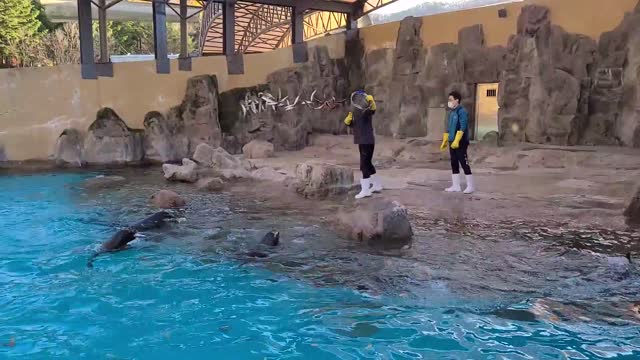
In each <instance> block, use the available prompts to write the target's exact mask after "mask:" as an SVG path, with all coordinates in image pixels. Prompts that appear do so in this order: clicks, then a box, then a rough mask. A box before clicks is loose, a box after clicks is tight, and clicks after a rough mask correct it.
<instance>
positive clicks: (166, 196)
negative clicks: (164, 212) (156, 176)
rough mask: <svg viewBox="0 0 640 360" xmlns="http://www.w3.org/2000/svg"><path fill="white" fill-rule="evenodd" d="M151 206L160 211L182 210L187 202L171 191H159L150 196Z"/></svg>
mask: <svg viewBox="0 0 640 360" xmlns="http://www.w3.org/2000/svg"><path fill="white" fill-rule="evenodd" d="M151 204H152V205H153V206H155V207H157V208H161V209H173V208H183V207H185V206H186V205H187V202H186V201H185V200H184V199H183V198H182V196H180V195H178V194H177V193H175V192H173V191H171V190H160V191H158V192H157V193H155V194H153V195H152V196H151Z"/></svg>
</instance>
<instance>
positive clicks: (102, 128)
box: [54, 108, 144, 166]
mask: <svg viewBox="0 0 640 360" xmlns="http://www.w3.org/2000/svg"><path fill="white" fill-rule="evenodd" d="M143 158H144V146H143V133H142V131H140V130H136V129H131V128H129V127H128V126H127V124H126V123H125V122H124V121H123V120H122V119H121V118H120V117H119V116H118V114H116V112H115V111H113V110H112V109H110V108H103V109H100V110H99V111H98V113H97V114H96V120H95V121H94V122H93V123H91V125H90V126H89V130H88V131H87V133H86V134H83V133H81V132H80V131H79V130H77V129H65V130H64V131H63V132H62V134H60V136H59V137H58V140H57V141H56V148H55V153H54V159H55V161H56V163H57V164H59V165H63V164H68V165H73V166H82V165H83V164H85V163H86V164H90V165H121V164H131V163H139V162H141V161H143Z"/></svg>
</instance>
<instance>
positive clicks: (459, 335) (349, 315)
mask: <svg viewBox="0 0 640 360" xmlns="http://www.w3.org/2000/svg"><path fill="white" fill-rule="evenodd" d="M88 176H90V175H89V174H73V173H59V174H40V175H30V176H4V177H0V202H1V204H0V234H1V236H0V358H11V359H154V360H156V359H158V360H159V359H177V358H184V359H204V358H207V359H310V360H313V359H566V358H575V359H589V358H612V357H613V358H619V359H638V358H640V340H639V338H640V330H639V328H638V327H637V326H636V325H633V324H627V325H610V324H603V323H588V322H580V321H570V322H566V323H563V322H559V323H558V322H556V323H552V322H548V321H544V320H542V321H535V322H528V321H517V320H509V319H505V318H501V317H498V316H493V315H488V314H487V313H482V312H477V311H476V312H474V311H466V310H465V309H469V308H471V307H472V306H461V305H460V304H461V303H465V304H468V303H472V302H473V299H472V297H468V298H466V299H461V298H460V297H456V295H454V294H452V293H450V292H448V291H447V283H446V281H440V282H434V283H427V282H423V283H420V284H419V285H420V288H421V289H420V290H415V289H414V290H415V291H413V292H412V294H411V296H406V294H407V293H406V291H405V290H406V289H405V290H402V291H401V290H397V289H394V288H393V287H391V288H390V289H387V291H378V292H376V293H375V294H372V293H370V292H363V291H359V290H358V288H355V289H354V287H353V286H348V285H345V283H338V284H333V285H332V284H330V283H329V284H327V283H326V282H325V283H318V282H314V281H310V280H309V279H313V278H314V277H313V274H311V275H309V274H306V276H295V275H293V274H288V273H287V272H286V271H277V270H274V269H273V268H270V267H265V266H252V265H251V264H246V263H245V262H243V261H241V260H239V259H237V258H235V257H234V256H230V255H229V254H230V253H228V252H225V251H216V250H211V246H209V245H202V243H198V242H197V241H181V239H180V237H181V236H185V237H189V238H192V239H195V238H209V239H215V238H216V236H219V235H216V234H219V233H220V231H221V229H220V228H219V227H218V228H217V227H216V226H215V223H216V220H217V219H219V220H220V221H222V219H224V221H234V223H236V224H238V223H241V224H244V227H242V226H239V227H238V229H241V228H242V229H244V230H246V231H248V232H251V231H254V232H256V233H259V231H261V229H258V230H256V229H253V228H251V226H252V225H251V222H250V221H249V220H248V219H247V218H246V217H247V215H246V214H243V213H242V212H234V210H233V209H232V208H231V207H229V206H228V203H227V202H226V201H227V200H225V198H223V197H218V198H216V199H214V200H212V201H211V203H210V204H209V205H208V206H206V208H208V209H209V210H208V211H209V212H208V213H206V217H207V221H205V222H199V223H197V224H193V225H190V224H189V222H188V221H187V222H186V224H182V225H181V226H182V228H183V232H182V233H181V232H169V233H168V234H164V235H159V234H155V235H153V236H159V237H160V238H161V239H162V241H136V242H134V243H133V244H132V249H130V250H128V251H123V252H119V253H114V254H109V255H105V256H104V257H102V258H100V259H99V261H97V262H96V265H95V268H94V269H88V268H87V267H86V261H87V257H88V255H89V254H90V253H91V251H92V250H93V249H94V248H95V247H96V246H97V245H98V244H99V243H100V241H102V240H104V239H106V238H108V237H109V236H110V235H111V234H112V233H113V232H114V228H116V227H117V226H118V225H119V224H122V223H125V222H131V221H134V220H137V219H138V218H139V217H140V216H143V215H144V211H143V210H142V209H143V208H144V206H143V205H142V204H143V203H144V202H145V201H146V199H147V197H146V195H145V196H141V197H140V199H135V201H134V200H132V203H131V204H127V203H123V200H122V199H123V198H114V197H113V196H112V195H110V194H109V193H106V194H102V195H100V196H92V195H91V194H89V195H87V194H86V192H85V191H83V190H81V189H79V188H77V187H74V186H73V185H74V184H77V183H79V182H80V181H82V180H83V179H84V178H86V177H88ZM214 207H215V208H216V209H214V210H211V209H212V208H214ZM204 208H205V207H203V208H202V209H200V211H205V209H204ZM201 215H202V214H201ZM278 221H282V222H286V221H287V219H280V220H278ZM207 224H209V225H207ZM288 226H290V225H288ZM305 231H308V229H306V230H304V229H303V230H300V235H299V237H300V238H303V237H304V236H305V235H304V233H305ZM181 234H182V235H181ZM153 236H151V237H153ZM163 236H164V237H165V238H162V237H163ZM225 236H226V237H229V236H230V235H229V234H227V235H225ZM211 241H214V240H211ZM362 261H366V258H363V260H362ZM347 272H348V271H347ZM452 276H453V275H452ZM470 298H471V299H470ZM523 299H526V296H524V297H523ZM522 304H526V300H523V302H522ZM516 306H518V305H517V304H516ZM523 306H524V305H523ZM574 320H575V319H574Z"/></svg>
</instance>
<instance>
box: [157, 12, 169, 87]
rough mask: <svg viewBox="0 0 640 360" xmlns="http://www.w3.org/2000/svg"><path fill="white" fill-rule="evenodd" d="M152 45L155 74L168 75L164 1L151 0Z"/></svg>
mask: <svg viewBox="0 0 640 360" xmlns="http://www.w3.org/2000/svg"><path fill="white" fill-rule="evenodd" d="M153 43H154V49H155V55H156V72H157V73H158V74H169V73H170V72H171V63H170V62H169V56H168V50H167V7H166V4H165V2H164V0H153Z"/></svg>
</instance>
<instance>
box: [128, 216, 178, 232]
mask: <svg viewBox="0 0 640 360" xmlns="http://www.w3.org/2000/svg"><path fill="white" fill-rule="evenodd" d="M171 218H172V215H171V214H170V213H169V212H167V211H159V212H157V213H155V214H153V215H151V216H149V217H148V218H146V219H144V220H142V221H139V222H137V223H135V224H133V225H131V226H130V227H129V228H130V229H132V230H134V231H136V232H143V231H148V230H152V229H159V228H161V227H162V226H164V225H165V224H166V220H167V219H171Z"/></svg>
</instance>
